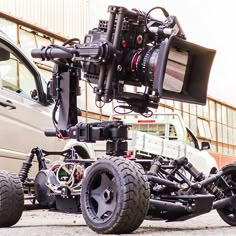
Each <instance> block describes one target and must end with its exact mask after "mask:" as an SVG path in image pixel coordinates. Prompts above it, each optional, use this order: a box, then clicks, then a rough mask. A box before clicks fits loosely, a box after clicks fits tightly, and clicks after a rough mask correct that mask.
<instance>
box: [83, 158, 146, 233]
mask: <svg viewBox="0 0 236 236" xmlns="http://www.w3.org/2000/svg"><path fill="white" fill-rule="evenodd" d="M149 198H150V190H149V184H148V180H147V178H146V176H145V175H144V170H143V168H142V166H140V165H138V164H137V163H135V162H133V161H130V160H128V159H124V158H118V157H110V158H107V159H101V160H98V161H96V162H95V163H94V164H93V165H92V166H90V167H88V169H87V172H86V173H85V178H84V181H83V184H82V191H81V210H82V214H83V217H84V219H85V222H86V223H87V225H88V226H89V227H90V228H91V229H92V230H93V231H95V232H97V233H106V234H107V233H115V234H121V233H131V232H133V231H134V230H136V229H137V228H138V227H139V226H140V225H141V223H142V222H143V220H144V218H145V216H146V214H147V210H148V206H149Z"/></svg>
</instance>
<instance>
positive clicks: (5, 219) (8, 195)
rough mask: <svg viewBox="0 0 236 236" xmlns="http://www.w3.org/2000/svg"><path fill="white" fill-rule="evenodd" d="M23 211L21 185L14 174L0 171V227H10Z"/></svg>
mask: <svg viewBox="0 0 236 236" xmlns="http://www.w3.org/2000/svg"><path fill="white" fill-rule="evenodd" d="M23 210H24V192H23V187H22V183H21V181H20V179H19V177H17V176H16V175H15V174H12V173H10V172H7V171H4V170H0V227H10V226H12V225H14V224H16V223H17V222H18V221H19V219H20V218H21V215H22V212H23Z"/></svg>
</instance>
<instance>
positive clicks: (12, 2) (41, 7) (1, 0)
mask: <svg viewBox="0 0 236 236" xmlns="http://www.w3.org/2000/svg"><path fill="white" fill-rule="evenodd" d="M91 6H92V7H91ZM104 8H105V6H104V7H102V6H101V5H100V6H99V1H96V0H0V9H1V11H4V12H6V13H9V14H11V15H14V16H16V17H19V18H21V19H23V20H26V21H29V22H31V23H32V24H35V25H38V26H40V27H42V28H45V29H47V30H49V31H52V32H55V33H58V34H62V35H64V36H67V37H79V38H82V37H83V36H84V35H85V33H86V32H87V30H88V29H90V28H94V27H95V26H97V19H98V15H101V12H104Z"/></svg>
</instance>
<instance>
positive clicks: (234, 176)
mask: <svg viewBox="0 0 236 236" xmlns="http://www.w3.org/2000/svg"><path fill="white" fill-rule="evenodd" d="M222 170H223V172H224V175H223V176H222V177H223V178H224V181H226V182H227V185H228V186H226V184H225V182H224V181H222V180H221V179H219V180H217V181H216V185H217V187H218V188H219V189H220V190H221V191H222V192H223V193H224V195H225V197H231V196H235V195H236V163H232V164H228V165H226V166H224V167H223V169H222ZM217 212H218V214H219V216H220V217H221V219H222V220H223V221H224V222H225V223H227V224H229V225H231V226H236V206H235V205H233V206H232V205H231V206H226V207H224V208H222V209H218V210H217Z"/></svg>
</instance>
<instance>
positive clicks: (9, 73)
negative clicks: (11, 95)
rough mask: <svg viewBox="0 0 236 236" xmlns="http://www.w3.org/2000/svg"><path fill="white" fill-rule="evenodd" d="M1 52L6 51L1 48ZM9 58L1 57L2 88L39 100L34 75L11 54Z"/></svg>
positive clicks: (9, 53)
mask: <svg viewBox="0 0 236 236" xmlns="http://www.w3.org/2000/svg"><path fill="white" fill-rule="evenodd" d="M1 51H6V50H5V49H3V48H1V49H0V52H1ZM6 52H7V53H8V55H9V56H8V57H7V56H4V57H1V56H0V87H2V88H5V89H9V90H11V91H14V92H16V93H18V94H19V95H20V96H23V97H26V98H30V99H34V100H37V99H38V97H37V89H36V83H35V78H34V75H33V74H32V73H31V72H30V71H29V69H28V68H27V67H26V66H25V65H24V64H22V62H21V61H20V60H19V59H18V58H17V57H16V56H15V55H14V54H12V53H11V52H8V51H6Z"/></svg>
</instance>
